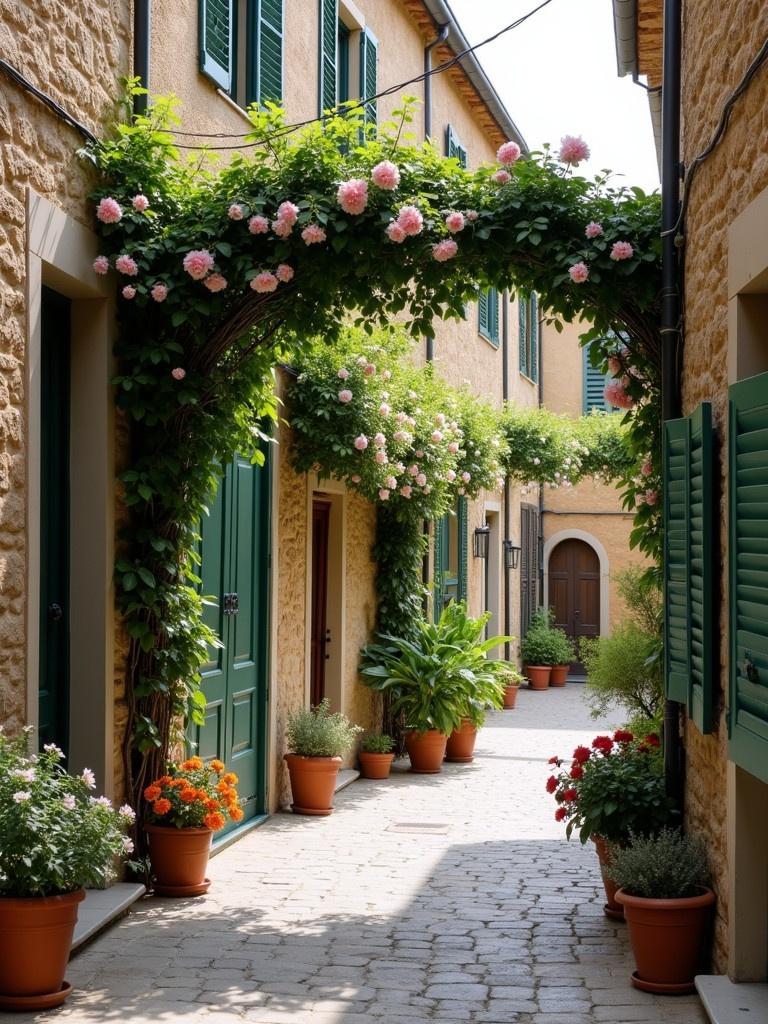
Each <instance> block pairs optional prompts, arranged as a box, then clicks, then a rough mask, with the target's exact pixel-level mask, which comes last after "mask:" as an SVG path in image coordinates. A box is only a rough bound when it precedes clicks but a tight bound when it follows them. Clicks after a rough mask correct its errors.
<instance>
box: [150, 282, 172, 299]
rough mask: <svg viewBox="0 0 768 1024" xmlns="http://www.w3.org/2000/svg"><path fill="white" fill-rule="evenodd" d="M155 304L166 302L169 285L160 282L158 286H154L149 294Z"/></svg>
mask: <svg viewBox="0 0 768 1024" xmlns="http://www.w3.org/2000/svg"><path fill="white" fill-rule="evenodd" d="M149 294H150V295H151V296H152V298H153V299H154V300H155V302H165V300H166V299H167V298H168V285H165V284H163V283H162V281H158V282H157V284H153V285H152V291H151V292H150V293H149Z"/></svg>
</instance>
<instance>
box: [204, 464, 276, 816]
mask: <svg viewBox="0 0 768 1024" xmlns="http://www.w3.org/2000/svg"><path fill="white" fill-rule="evenodd" d="M269 476H270V472H269V462H268V461H267V464H266V465H265V466H254V465H252V464H251V463H250V461H249V460H247V459H243V458H241V457H239V456H236V457H235V458H234V460H233V461H232V462H231V463H230V464H229V465H228V466H227V468H226V471H225V473H224V476H223V478H222V481H221V484H220V485H219V488H218V491H217V493H216V497H215V500H214V501H213V502H212V503H211V506H210V515H209V516H207V517H205V518H204V520H203V523H202V526H201V538H202V539H201V556H202V565H201V569H200V574H201V577H202V593H203V594H204V595H205V596H206V597H207V598H210V599H212V601H211V603H209V604H206V606H205V612H204V616H203V617H204V619H205V621H206V623H207V624H208V625H209V626H211V628H212V629H214V630H215V631H216V633H217V634H218V636H219V637H220V639H221V641H222V647H221V648H218V649H216V650H211V651H210V652H209V659H208V661H207V662H206V664H205V665H204V666H203V669H202V675H203V681H202V688H203V692H204V693H205V696H206V708H205V725H204V726H194V725H193V726H192V727H191V729H190V740H191V742H192V745H193V748H194V750H195V752H196V753H198V754H199V755H200V757H202V758H203V759H204V760H206V761H210V760H212V759H213V758H218V759H219V760H221V761H223V762H224V764H225V765H226V766H227V770H228V771H233V772H235V773H236V774H237V776H238V778H239V783H238V792H239V794H240V796H241V798H242V799H244V801H245V803H244V804H243V810H244V812H245V818H244V819H243V820H244V821H247V820H248V819H249V818H253V817H255V816H257V815H259V814H263V813H264V812H265V811H266V749H267V696H268V689H267V655H268V637H269V621H268V620H269V608H268V576H269V507H270V502H269V491H270V488H269ZM233 827H235V826H234V823H230V824H228V826H227V830H230V829H231V828H233ZM219 835H221V833H219Z"/></svg>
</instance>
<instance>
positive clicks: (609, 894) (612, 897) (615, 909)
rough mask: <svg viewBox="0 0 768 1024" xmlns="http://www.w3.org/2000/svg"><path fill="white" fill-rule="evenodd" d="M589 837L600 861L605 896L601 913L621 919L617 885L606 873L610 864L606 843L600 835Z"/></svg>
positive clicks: (614, 918)
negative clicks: (617, 899) (617, 900)
mask: <svg viewBox="0 0 768 1024" xmlns="http://www.w3.org/2000/svg"><path fill="white" fill-rule="evenodd" d="M591 838H592V842H593V843H594V844H595V850H596V851H597V859H598V860H599V861H600V874H601V875H602V877H603V886H604V888H605V898H606V900H607V902H606V904H605V906H604V907H603V913H604V914H605V916H606V917H610V918H611V919H612V920H614V921H623V920H624V907H622V905H621V904H620V903H617V902H616V891H617V889H618V886H617V885H616V883H615V882H614V881H613V879H612V878H611V876H610V874H609V873H608V870H609V868H610V865H611V855H610V854H609V852H608V844H607V843H606V841H605V840H604V839H603V837H602V836H592V837H591Z"/></svg>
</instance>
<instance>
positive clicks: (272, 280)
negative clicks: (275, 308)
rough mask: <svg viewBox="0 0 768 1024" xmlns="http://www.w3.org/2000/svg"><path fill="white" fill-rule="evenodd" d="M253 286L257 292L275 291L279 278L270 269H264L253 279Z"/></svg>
mask: <svg viewBox="0 0 768 1024" xmlns="http://www.w3.org/2000/svg"><path fill="white" fill-rule="evenodd" d="M251 288H253V290H254V291H255V292H261V293H264V292H273V291H274V290H275V288H277V278H276V277H275V275H274V274H272V273H270V271H269V270H262V272H261V273H260V274H257V275H256V277H254V278H253V280H252V281H251Z"/></svg>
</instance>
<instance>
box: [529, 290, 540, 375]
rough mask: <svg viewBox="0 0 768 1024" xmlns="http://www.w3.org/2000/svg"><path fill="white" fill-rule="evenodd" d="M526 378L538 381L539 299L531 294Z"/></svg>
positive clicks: (534, 294) (533, 293) (534, 293)
mask: <svg viewBox="0 0 768 1024" xmlns="http://www.w3.org/2000/svg"><path fill="white" fill-rule="evenodd" d="M528 376H529V377H530V378H531V380H533V381H538V379H539V297H538V295H537V294H536V292H531V295H530V299H529V309H528Z"/></svg>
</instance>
